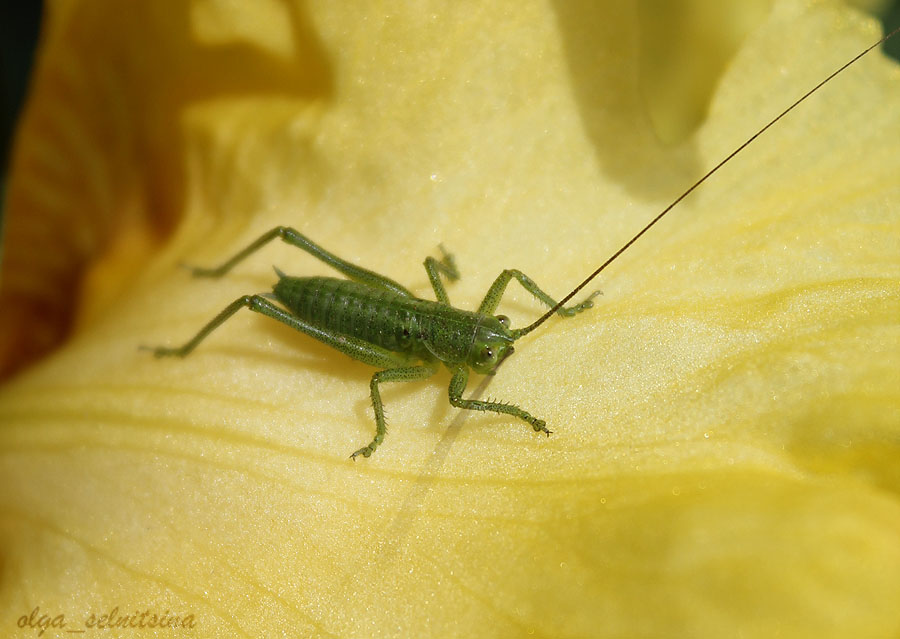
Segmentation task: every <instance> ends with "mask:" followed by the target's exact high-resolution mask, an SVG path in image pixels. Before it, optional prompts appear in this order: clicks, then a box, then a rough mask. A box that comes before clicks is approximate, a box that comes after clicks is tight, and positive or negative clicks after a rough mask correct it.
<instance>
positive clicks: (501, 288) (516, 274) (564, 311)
mask: <svg viewBox="0 0 900 639" xmlns="http://www.w3.org/2000/svg"><path fill="white" fill-rule="evenodd" d="M513 278H515V279H516V280H517V281H518V282H519V284H521V285H522V288H524V289H525V290H526V291H528V292H529V293H531V294H532V295H534V296H535V297H536V298H538V299H539V300H541V301H542V302H543V303H544V304H546V305H547V306H549V307H550V308H553V307H554V306H556V302H555V301H554V300H553V298H552V297H550V296H549V295H547V294H546V293H545V292H544V291H542V290H541V289H540V288H539V287H538V285H537V284H535V283H534V280H532V279H531V278H530V277H528V276H527V275H525V273H523V272H522V271H520V270H518V269H514V268H513V269H510V268H508V269H506V270H505V271H503V272H502V273H500V275H499V276H497V279H495V280H494V283H493V284H491V288H490V289H488V292H487V295H485V296H484V299H483V300H482V301H481V306H479V307H478V312H479V313H486V314H488V315H493V314H494V311H495V310H497V305H498V304H500V298H502V297H503V293H504V292H506V286H507V285H508V284H509V281H510V280H511V279H513ZM598 295H600V291H594V292H593V293H591V294H590V296H588V298H587V299H586V300H584V301H583V302H581V303H580V304H576V305H575V306H570V307H568V308H560V309H559V310H558V311H557V312H558V313H559V314H560V315H562V316H563V317H572V316H573V315H575V314H576V313H580V312H581V311H586V310H587V309H589V308H591V307H592V306H593V305H594V302H593V301H591V300H593V299H594V298H595V297H597V296H598Z"/></svg>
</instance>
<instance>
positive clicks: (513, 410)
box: [448, 366, 553, 437]
mask: <svg viewBox="0 0 900 639" xmlns="http://www.w3.org/2000/svg"><path fill="white" fill-rule="evenodd" d="M468 383H469V369H468V368H466V367H465V366H460V367H459V368H457V369H455V370H454V371H453V377H452V378H451V379H450V388H449V389H448V391H449V395H450V404H452V405H453V406H456V407H457V408H465V409H467V410H480V411H490V412H493V413H503V414H505V415H512V416H513V417H517V418H518V419H521V420H522V421H524V422H527V423H529V424H531V427H532V428H533V429H534V430H535V431H537V432H539V433H545V434H546V435H547V436H548V437H549V436H550V433H552V432H553V431H551V430H548V429H547V423H546V422H545V421H544V420H543V419H538V418H537V417H535V416H534V415H532V414H531V413H529V412H528V411H526V410H523V409H521V408H519V407H518V406H516V405H515V404H505V403H503V402H483V401H481V400H477V399H463V396H462V394H463V392H464V391H465V390H466V384H468Z"/></svg>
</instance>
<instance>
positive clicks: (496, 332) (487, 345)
mask: <svg viewBox="0 0 900 639" xmlns="http://www.w3.org/2000/svg"><path fill="white" fill-rule="evenodd" d="M514 340H515V338H514V337H513V334H512V332H511V331H510V330H509V318H508V317H506V316H505V315H498V316H497V317H491V316H487V317H485V318H484V319H483V320H482V321H481V322H479V324H478V326H477V327H476V329H475V337H474V338H473V339H472V346H471V347H470V348H469V355H468V357H467V358H466V363H467V364H468V365H469V367H470V368H472V370H474V371H475V372H476V373H479V374H481V375H493V374H494V373H496V372H497V368H498V367H499V366H500V364H502V363H503V360H505V359H506V358H507V357H509V356H510V355H512V354H513V350H514V349H513V345H512V343H513V341H514Z"/></svg>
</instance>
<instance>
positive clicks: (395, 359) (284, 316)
mask: <svg viewBox="0 0 900 639" xmlns="http://www.w3.org/2000/svg"><path fill="white" fill-rule="evenodd" d="M245 306H246V307H247V308H249V309H250V310H251V311H254V312H257V313H261V314H263V315H266V316H267V317H271V318H272V319H275V320H278V321H279V322H281V323H282V324H286V325H288V326H290V327H291V328H293V329H295V330H297V331H300V332H301V333H305V334H307V335H309V336H310V337H313V338H315V339H317V340H319V341H320V342H323V343H325V344H327V345H328V346H330V347H332V348H334V349H335V350H338V351H340V352H342V353H344V354H345V355H348V356H350V357H352V358H353V359H355V360H359V361H361V362H365V363H366V364H369V365H370V366H378V367H379V368H397V367H400V366H405V365H408V364H409V363H410V359H409V358H407V357H405V356H403V355H401V354H399V353H393V352H391V351H389V350H387V349H384V348H381V347H380V346H375V345H374V344H369V343H368V342H364V341H362V340H360V339H356V338H355V337H348V336H346V335H340V334H338V333H332V332H329V331H327V330H324V329H322V328H319V327H318V326H313V325H312V324H309V323H307V322H306V321H304V320H301V319H299V318H297V317H295V316H294V315H291V314H290V313H289V312H288V311H286V310H284V309H283V308H280V307H278V306H276V305H275V304H273V303H272V302H270V301H269V300H267V299H265V298H264V297H262V296H261V295H244V296H242V297H239V298H238V299H236V300H235V301H233V302H232V303H231V304H229V305H228V306H226V307H225V309H224V310H223V311H222V312H221V313H219V314H218V315H216V316H215V317H214V318H213V319H212V320H210V321H209V323H207V324H206V326H204V327H203V328H201V329H200V330H199V331H198V332H197V334H196V335H194V337H192V338H191V339H190V340H188V341H187V342H186V343H185V344H183V345H182V346H179V347H177V348H169V347H166V346H157V347H155V348H154V347H147V346H142V347H141V348H142V349H143V350H149V351H152V352H153V354H154V355H155V356H156V357H170V356H172V357H185V356H186V355H187V354H188V353H190V352H191V351H192V350H194V348H196V347H197V345H198V344H199V343H200V342H202V341H203V340H204V339H205V338H206V337H207V336H208V335H209V334H210V333H211V332H213V331H214V330H215V329H216V328H218V327H219V326H220V325H221V324H222V323H224V322H225V320H227V319H228V318H229V317H231V316H232V315H234V314H235V313H236V312H237V311H238V310H240V309H241V308H243V307H245Z"/></svg>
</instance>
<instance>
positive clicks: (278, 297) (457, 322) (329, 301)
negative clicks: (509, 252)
mask: <svg viewBox="0 0 900 639" xmlns="http://www.w3.org/2000/svg"><path fill="white" fill-rule="evenodd" d="M898 31H900V28H898V29H895V30H894V31H892V32H891V33H889V34H888V35H886V36H885V37H884V38H882V39H881V40H879V41H878V42H876V43H875V44H873V45H872V46H870V47H869V48H867V49H866V50H864V51H863V52H862V53H860V54H858V55H857V56H856V57H854V58H853V59H852V60H850V61H849V62H847V63H846V64H844V65H843V66H841V67H840V68H839V69H837V70H836V71H835V72H833V73H832V74H831V75H829V76H828V77H827V78H825V79H824V80H823V81H822V82H820V83H819V84H817V85H816V86H815V87H813V88H812V89H810V90H809V91H808V92H807V93H806V94H804V95H803V96H802V97H800V98H799V99H798V100H797V101H795V102H794V103H793V104H792V105H791V106H789V107H788V108H787V109H785V110H784V111H782V112H781V114H779V115H778V116H776V117H775V118H773V119H772V120H771V121H770V122H769V123H768V124H766V125H765V126H764V127H762V128H761V129H760V130H759V131H757V132H756V133H755V134H754V135H753V136H751V137H750V138H749V139H748V140H747V141H745V142H744V143H743V144H741V145H740V146H739V147H737V148H736V149H735V150H734V151H732V152H731V153H730V154H729V155H728V156H727V157H726V158H725V159H724V160H722V161H721V162H719V163H718V164H717V165H716V166H714V167H713V168H712V169H711V170H709V171H708V172H707V173H706V174H705V175H704V176H703V177H701V178H700V179H699V180H697V182H695V183H694V184H693V185H692V186H691V187H690V188H689V189H687V190H686V191H685V192H684V193H682V194H681V195H680V196H678V197H677V198H676V199H675V200H674V201H673V202H672V203H671V204H669V205H668V206H667V207H666V208H665V209H663V211H662V212H661V213H659V214H658V215H657V216H656V217H655V218H653V219H652V220H651V221H650V222H649V223H648V224H647V225H646V226H644V228H643V229H641V231H639V232H638V233H637V234H635V235H634V237H632V238H631V239H630V240H629V241H628V242H627V243H626V244H624V245H623V246H622V247H621V248H620V249H619V250H618V251H616V252H615V253H613V255H612V256H611V257H609V258H608V259H607V260H606V261H605V262H603V264H601V265H600V266H599V267H598V268H597V269H596V270H595V271H594V272H593V273H591V274H590V275H589V276H588V277H587V278H585V280H584V281H583V282H581V284H579V285H578V286H576V287H575V288H574V289H572V291H571V292H569V294H568V295H566V296H565V297H564V298H563V299H562V300H560V301H559V302H556V301H554V300H553V299H552V298H551V297H550V296H549V295H547V294H546V293H545V292H544V291H542V290H541V289H540V288H539V287H538V285H537V284H535V282H534V281H533V280H532V279H531V278H529V277H528V276H527V275H525V274H524V273H522V272H521V271H518V270H515V269H507V270H504V271H503V272H502V273H501V274H500V275H499V276H498V277H497V279H496V280H494V283H493V285H491V287H490V289H489V290H488V292H487V294H486V295H485V296H484V299H483V300H482V302H481V305H480V306H479V307H478V310H477V311H475V312H471V311H464V310H461V309H458V308H454V307H453V306H451V305H450V300H449V299H448V297H447V292H446V290H445V289H444V284H443V282H442V281H441V276H442V275H443V276H445V277H446V278H448V279H449V280H456V279H458V278H459V271H458V270H457V268H456V264H455V262H454V260H453V257H452V256H451V255H449V254H448V253H446V252H444V251H443V248H442V249H441V251H442V253H443V255H442V258H441V259H440V260H438V259H435V258H433V257H428V258H426V259H425V270H426V272H427V273H428V279H429V280H430V281H431V286H432V288H433V289H434V294H435V297H436V298H437V301H435V302H432V301H430V300H424V299H420V298H417V297H415V296H414V295H413V294H412V293H411V292H410V291H408V290H407V289H406V288H404V287H403V286H401V285H400V284H398V283H397V282H395V281H394V280H392V279H389V278H387V277H385V276H383V275H379V274H378V273H374V272H372V271H370V270H367V269H364V268H361V267H359V266H355V265H354V264H351V263H350V262H347V261H346V260H343V259H341V258H339V257H337V256H335V255H334V254H332V253H329V252H328V251H326V250H325V249H323V248H322V247H321V246H319V245H317V244H315V243H313V242H312V241H311V240H309V239H308V238H307V237H305V236H304V235H301V234H300V233H299V232H297V231H296V230H294V229H292V228H289V227H285V226H278V227H276V228H274V229H272V230H271V231H269V232H267V233H265V234H264V235H262V236H261V237H259V238H258V239H257V240H256V241H254V242H253V243H251V244H250V245H249V246H247V247H246V248H245V249H243V250H242V251H240V252H239V253H237V254H236V255H235V256H234V257H232V258H231V259H229V260H227V261H226V262H225V263H223V264H222V265H220V266H218V267H216V268H208V269H207V268H195V267H189V268H190V270H191V271H192V273H193V275H194V276H196V277H221V276H222V275H224V274H225V273H227V272H228V271H230V270H231V269H232V267H234V266H235V265H236V264H237V263H238V262H240V261H242V260H244V259H245V258H247V257H248V256H249V255H251V254H252V253H254V252H256V251H257V250H259V249H260V248H262V247H263V246H264V245H265V244H268V243H269V242H270V241H272V240H274V239H275V238H280V239H281V240H283V241H284V242H286V243H287V244H290V245H292V246H295V247H297V248H300V249H303V250H304V251H306V252H308V253H309V254H311V255H312V256H314V257H316V258H317V259H319V260H321V261H323V262H325V263H326V264H328V265H329V266H332V267H333V268H335V269H336V270H337V271H339V272H340V273H342V274H343V275H345V276H346V277H347V278H349V279H335V278H330V277H291V276H288V275H285V274H284V273H282V272H281V271H279V270H278V269H275V272H276V273H277V275H278V282H276V284H275V286H274V287H273V293H272V294H269V293H266V294H262V295H243V296H241V297H239V298H238V299H236V300H235V301H234V302H232V303H231V304H229V305H228V306H227V307H225V309H224V310H223V311H222V312H221V313H219V314H218V315H217V316H216V317H214V318H213V319H212V320H211V321H210V322H209V323H207V324H206V326H204V327H203V328H202V329H200V331H199V332H198V333H197V334H196V335H194V337H192V338H191V339H190V340H189V341H188V342H187V343H185V344H184V345H182V346H180V347H178V348H168V347H163V346H160V347H156V348H149V349H148V350H151V351H152V352H153V354H154V355H155V356H156V357H166V356H175V357H185V356H186V355H188V354H189V353H190V352H191V351H193V350H194V348H196V347H197V345H198V344H199V343H200V342H202V341H203V340H204V339H205V338H206V337H207V336H208V335H209V334H210V333H211V332H212V331H213V330H215V329H216V328H217V327H218V326H220V325H221V324H222V323H223V322H225V321H226V320H227V319H228V318H229V317H231V316H232V315H234V314H235V313H236V312H237V311H238V310H240V309H241V308H244V307H247V308H249V309H250V310H251V311H255V312H257V313H262V314H263V315H266V316H268V317H271V318H273V319H275V320H278V321H279V322H282V323H283V324H286V325H288V326H290V327H291V328H294V329H296V330H298V331H300V332H301V333H306V334H307V335H309V336H310V337H313V338H315V339H317V340H319V341H321V342H324V343H325V344H327V345H328V346H331V347H332V348H334V349H336V350H338V351H340V352H342V353H344V354H345V355H349V356H350V357H352V358H353V359H357V360H359V361H361V362H365V363H366V364H369V365H371V366H375V367H377V368H380V369H381V370H379V371H378V372H376V373H375V374H374V375H372V379H371V381H370V383H369V389H370V393H371V398H372V407H373V409H374V411H375V437H374V438H373V439H372V441H371V442H370V443H369V444H368V445H366V446H363V447H362V448H360V449H359V450H357V451H356V452H354V453H353V454H352V455H350V457H351V458H352V459H354V460H355V459H356V458H357V457H358V456H359V455H362V456H363V457H369V456H370V455H371V454H372V453H373V452H375V449H377V448H378V446H379V445H381V443H382V442H383V441H384V435H385V430H386V427H385V418H384V406H383V404H382V401H381V393H380V391H379V386H380V384H382V383H384V382H400V381H415V380H422V379H426V378H428V377H431V376H432V375H434V374H435V373H436V372H437V371H438V369H439V367H440V365H441V364H443V365H444V366H446V367H447V368H448V369H449V370H450V372H451V375H452V377H451V379H450V387H449V397H450V404H452V405H453V406H456V407H458V408H465V409H468V410H477V411H491V412H495V413H502V414H506V415H511V416H513V417H516V418H518V419H521V420H522V421H524V422H526V423H528V424H530V425H531V427H532V428H533V429H534V430H535V431H536V432H542V433H545V434H546V435H548V436H549V435H550V433H551V431H550V430H549V429H548V428H547V425H546V423H545V422H544V420H542V419H538V418H537V417H535V416H533V415H532V414H531V413H529V412H527V411H525V410H523V409H522V408H519V407H518V406H516V405H514V404H508V403H504V402H494V401H480V400H475V399H465V398H463V396H462V395H463V392H464V391H465V389H466V385H467V384H468V381H469V370H470V369H471V370H474V371H475V372H476V373H479V374H483V375H493V374H495V373H496V372H497V369H498V368H499V367H500V365H501V364H502V363H503V362H504V361H505V360H506V359H507V358H508V357H509V356H510V355H512V353H513V343H514V342H515V341H516V340H518V339H519V338H520V337H523V336H524V335H527V334H528V333H530V332H532V331H533V330H535V329H536V328H537V327H539V326H540V325H541V324H543V323H544V322H545V321H547V320H548V319H550V317H552V316H553V315H554V314H558V315H560V316H561V317H573V316H574V315H576V314H577V313H580V312H582V311H585V310H587V309H589V308H591V307H592V306H593V301H592V300H593V298H594V297H595V296H596V295H597V294H598V293H599V291H598V292H594V293H593V294H592V295H590V296H589V297H588V298H587V299H585V300H584V301H582V302H581V303H579V304H576V305H574V306H571V307H565V306H564V305H565V304H566V303H567V302H569V300H571V299H572V298H573V297H574V296H575V295H577V294H578V293H579V292H580V291H581V290H582V289H583V288H584V287H586V286H587V285H588V284H589V283H590V282H591V281H592V280H593V279H594V278H595V277H597V276H598V275H599V274H600V273H601V272H602V271H603V270H604V269H605V268H606V267H607V266H609V265H610V264H611V263H612V262H613V261H615V260H616V259H617V258H618V257H619V256H620V255H621V254H622V253H624V252H625V251H626V250H627V249H628V248H629V247H630V246H631V245H632V244H634V243H635V242H636V241H637V240H638V239H639V238H640V237H641V236H642V235H644V233H646V232H647V231H648V230H650V228H651V227H652V226H653V225H654V224H656V223H657V222H659V221H660V220H661V219H662V218H663V217H664V216H665V215H666V214H667V213H668V212H669V211H671V210H672V209H673V208H674V207H675V206H676V205H677V204H678V203H679V202H681V201H682V200H683V199H684V198H685V197H687V196H688V195H689V194H690V193H692V192H693V191H694V189H696V188H697V187H699V186H700V185H701V184H702V183H703V182H705V181H706V180H707V179H708V178H709V177H710V176H712V175H713V174H714V173H715V172H716V171H718V170H719V169H720V168H721V167H722V166H724V165H725V164H726V163H727V162H728V161H729V160H731V159H732V158H733V157H734V156H735V155H737V154H738V153H740V152H741V151H742V150H743V149H744V148H746V147H747V146H748V145H749V144H750V143H751V142H753V141H754V140H755V139H756V138H758V137H759V136H760V135H762V133H764V132H765V131H766V130H767V129H769V127H771V126H772V125H774V124H775V123H776V122H777V121H778V120H780V119H781V118H783V117H784V116H785V115H787V114H788V113H789V112H790V111H792V110H793V109H794V108H795V107H796V106H797V105H799V104H800V103H801V102H803V101H804V100H806V98H808V97H809V96H811V95H812V94H813V93H815V92H816V91H818V90H819V89H820V88H821V87H822V86H824V85H825V84H826V83H828V82H829V81H830V80H832V79H833V78H834V77H835V76H836V75H838V74H839V73H841V72H842V71H844V69H846V68H847V67H849V66H850V65H852V64H853V63H854V62H856V61H857V60H859V59H860V58H861V57H862V56H864V55H865V54H866V53H868V52H869V51H871V50H872V49H874V48H876V47H877V46H879V45H880V44H881V43H883V42H884V41H885V40H887V39H888V38H891V37H893V36H894V35H895V34H896V33H898ZM513 279H515V280H516V281H517V282H519V283H520V284H521V285H522V287H524V288H525V290H526V291H528V292H530V293H532V294H533V295H534V296H535V297H537V298H538V299H539V300H540V301H541V302H543V303H544V304H546V305H547V306H549V307H550V310H549V311H547V312H546V313H545V314H544V315H542V316H541V317H540V318H538V320H537V321H535V322H534V323H532V324H530V325H529V326H526V327H524V328H518V329H513V328H511V327H510V322H509V318H508V317H506V316H504V315H496V316H495V315H494V314H493V313H494V311H495V310H496V309H497V306H498V305H499V303H500V299H501V298H502V296H503V293H504V292H505V291H506V287H507V286H508V285H509V283H510V281H512V280H513ZM273 301H274V302H278V303H279V304H280V306H279V305H277V304H275V303H273Z"/></svg>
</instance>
